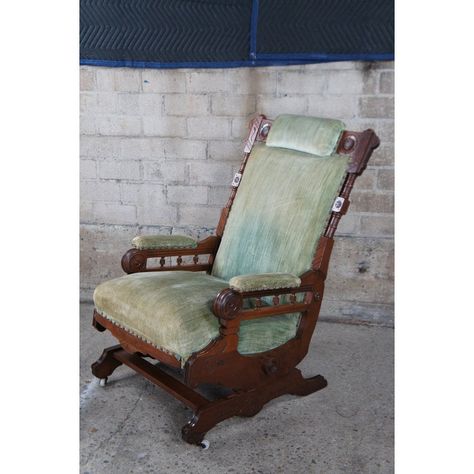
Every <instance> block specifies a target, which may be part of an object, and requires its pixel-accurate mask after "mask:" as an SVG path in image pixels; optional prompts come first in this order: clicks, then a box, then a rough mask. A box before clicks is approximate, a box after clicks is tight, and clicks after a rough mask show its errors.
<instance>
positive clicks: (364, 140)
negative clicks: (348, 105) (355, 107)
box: [311, 129, 380, 276]
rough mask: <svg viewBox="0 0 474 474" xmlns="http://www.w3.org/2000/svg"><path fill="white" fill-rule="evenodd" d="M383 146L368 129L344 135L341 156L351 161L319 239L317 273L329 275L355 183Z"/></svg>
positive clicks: (337, 150) (314, 264)
mask: <svg viewBox="0 0 474 474" xmlns="http://www.w3.org/2000/svg"><path fill="white" fill-rule="evenodd" d="M379 144H380V140H379V138H378V137H377V135H376V134H375V132H374V131H373V130H371V129H368V130H365V131H364V132H351V131H347V130H346V131H344V132H343V133H342V134H341V137H340V139H339V143H338V146H337V148H336V153H338V154H340V155H350V160H349V164H348V166H347V174H346V176H345V179H344V182H343V184H342V186H341V190H340V192H339V196H338V197H337V198H336V200H335V201H334V205H333V207H332V211H331V215H330V217H329V221H328V224H327V226H326V230H325V232H324V234H323V235H322V237H321V238H320V239H319V242H318V246H317V248H316V252H315V254H314V258H313V262H312V265H311V269H312V270H313V271H319V272H321V273H322V274H323V275H324V276H326V274H327V271H328V266H329V258H330V256H331V251H332V248H333V245H334V239H333V237H334V234H335V232H336V230H337V226H338V224H339V221H340V220H341V217H342V216H343V215H344V214H345V213H346V212H347V210H348V208H349V204H350V201H349V196H350V194H351V191H352V188H353V187H354V183H355V180H356V178H357V177H358V176H360V175H361V174H362V173H363V171H364V170H365V168H366V167H367V163H368V161H369V158H370V156H371V155H372V152H373V151H374V150H375V149H376V148H377V147H378V146H379Z"/></svg>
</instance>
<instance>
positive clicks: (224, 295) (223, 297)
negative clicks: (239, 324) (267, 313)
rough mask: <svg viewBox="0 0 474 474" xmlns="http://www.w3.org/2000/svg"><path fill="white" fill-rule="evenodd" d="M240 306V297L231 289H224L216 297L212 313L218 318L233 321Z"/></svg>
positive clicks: (241, 303)
mask: <svg viewBox="0 0 474 474" xmlns="http://www.w3.org/2000/svg"><path fill="white" fill-rule="evenodd" d="M242 306H243V299H242V295H241V294H240V293H237V292H236V291H234V290H232V289H231V288H225V289H224V290H222V291H221V292H220V293H219V294H218V295H217V296H216V298H215V300H214V303H213V305H212V311H213V312H214V314H215V315H216V316H217V317H218V318H222V319H235V318H236V317H237V315H238V314H239V312H240V311H241V309H242Z"/></svg>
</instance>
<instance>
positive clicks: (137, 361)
mask: <svg viewBox="0 0 474 474" xmlns="http://www.w3.org/2000/svg"><path fill="white" fill-rule="evenodd" d="M122 364H125V365H127V366H128V367H130V368H132V369H133V370H135V371H136V372H138V373H140V374H141V375H143V376H144V377H145V378H146V379H148V380H150V382H152V383H154V384H155V385H158V386H159V387H162V388H164V389H165V390H166V391H168V392H169V393H171V394H172V395H173V396H174V397H175V398H177V399H178V400H181V401H182V402H183V403H184V404H185V405H187V406H188V407H189V408H191V410H192V411H193V412H194V415H193V417H192V418H191V420H189V422H188V423H186V425H184V426H183V428H182V437H183V439H184V440H185V441H186V442H188V443H191V444H200V443H201V442H202V440H203V439H204V436H205V434H206V433H207V432H208V431H209V430H210V429H211V428H213V427H214V426H216V425H217V424H218V423H220V422H221V421H223V420H226V419H227V418H231V417H233V416H248V417H250V416H254V415H256V414H257V413H258V412H259V411H260V410H261V409H262V408H263V406H264V405H265V404H266V403H267V402H269V401H270V400H272V399H273V398H277V397H279V396H281V395H284V394H292V395H308V394H310V393H313V392H316V391H317V390H321V389H322V388H324V387H326V385H327V381H326V379H325V378H324V377H322V376H321V375H317V376H315V377H311V378H304V377H303V376H302V374H301V372H300V371H299V370H298V369H296V368H293V369H291V370H290V371H288V372H287V373H286V374H283V375H278V376H276V375H269V376H268V377H266V379H264V381H263V382H262V383H261V384H259V385H258V386H256V387H255V388H252V389H251V390H246V391H240V392H232V393H231V394H230V395H227V396H225V397H223V398H218V399H217V400H208V399H207V398H205V397H204V396H202V395H201V394H200V393H198V392H197V391H196V390H193V389H192V388H190V387H188V386H187V385H185V384H184V383H182V382H181V381H179V380H178V379H177V378H175V377H173V376H172V375H170V374H168V373H166V372H165V371H164V370H162V369H161V368H160V367H158V366H156V365H153V364H152V363H150V362H148V361H147V360H146V359H145V358H144V357H142V356H141V355H140V354H138V353H135V354H130V353H128V352H126V351H125V350H124V349H123V348H122V346H120V345H116V346H112V347H109V348H107V349H105V350H104V352H103V353H102V355H101V357H100V358H99V359H98V360H97V362H94V363H93V364H92V373H93V374H94V375H95V376H96V377H98V378H100V379H105V378H107V377H108V376H109V375H111V374H112V372H113V371H114V370H115V369H116V368H117V367H118V366H120V365H122Z"/></svg>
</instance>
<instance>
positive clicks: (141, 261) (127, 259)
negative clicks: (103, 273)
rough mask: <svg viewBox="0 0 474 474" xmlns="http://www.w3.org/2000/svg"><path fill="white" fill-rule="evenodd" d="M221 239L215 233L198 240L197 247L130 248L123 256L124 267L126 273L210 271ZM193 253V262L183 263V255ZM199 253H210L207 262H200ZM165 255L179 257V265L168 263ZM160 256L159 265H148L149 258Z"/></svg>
mask: <svg viewBox="0 0 474 474" xmlns="http://www.w3.org/2000/svg"><path fill="white" fill-rule="evenodd" d="M220 241H221V239H220V237H217V236H215V235H212V236H210V237H207V238H205V239H204V240H201V241H199V242H198V245H197V247H195V248H170V249H130V250H128V251H127V252H126V253H125V255H124V256H123V257H122V268H123V271H124V272H125V273H137V272H162V271H171V270H181V271H191V272H202V271H207V272H209V271H210V270H211V268H212V263H213V260H214V256H215V254H216V253H217V249H218V247H219V243H220ZM183 255H193V257H194V258H193V263H192V264H190V265H186V264H185V265H183V264H182V260H181V257H182V256H183ZM199 255H209V258H208V261H207V262H206V263H198V262H199ZM165 257H178V260H177V265H172V266H170V265H166V260H165ZM150 258H160V266H159V267H147V260H148V259H150Z"/></svg>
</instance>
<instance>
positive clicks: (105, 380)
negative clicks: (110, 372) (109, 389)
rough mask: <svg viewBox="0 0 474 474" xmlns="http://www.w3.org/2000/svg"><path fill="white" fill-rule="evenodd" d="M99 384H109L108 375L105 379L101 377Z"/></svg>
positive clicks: (103, 385) (102, 385)
mask: <svg viewBox="0 0 474 474" xmlns="http://www.w3.org/2000/svg"><path fill="white" fill-rule="evenodd" d="M99 385H100V386H101V387H105V386H106V385H107V377H105V378H104V379H99Z"/></svg>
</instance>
